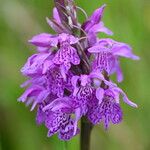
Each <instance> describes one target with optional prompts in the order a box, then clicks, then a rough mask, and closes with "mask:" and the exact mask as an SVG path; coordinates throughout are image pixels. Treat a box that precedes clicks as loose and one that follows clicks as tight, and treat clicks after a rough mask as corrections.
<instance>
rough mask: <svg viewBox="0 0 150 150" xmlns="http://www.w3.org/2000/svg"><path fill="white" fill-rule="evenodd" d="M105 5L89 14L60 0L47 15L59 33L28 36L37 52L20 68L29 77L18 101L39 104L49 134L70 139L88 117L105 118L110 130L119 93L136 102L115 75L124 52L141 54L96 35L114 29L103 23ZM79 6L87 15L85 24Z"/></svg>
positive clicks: (35, 106) (119, 115)
mask: <svg viewBox="0 0 150 150" xmlns="http://www.w3.org/2000/svg"><path fill="white" fill-rule="evenodd" d="M104 8H105V5H103V6H102V7H100V8H98V9H96V10H95V11H94V12H93V14H92V15H91V16H90V17H87V15H86V13H85V11H84V10H83V9H82V8H80V7H77V6H75V4H74V2H73V0H65V1H64V0H62V1H60V0H55V8H54V9H53V18H52V19H49V18H46V20H47V22H48V24H49V26H50V27H51V28H52V29H53V30H54V31H55V32H56V34H54V35H52V34H49V33H41V34H38V35H36V36H34V37H33V38H32V39H31V40H29V43H31V44H32V45H34V46H36V50H37V51H36V54H34V55H32V56H31V57H29V58H28V60H27V62H26V64H25V65H24V66H23V68H22V69H21V72H22V74H23V75H24V76H26V77H28V80H27V81H26V82H25V83H23V84H22V87H25V86H27V89H26V91H25V92H24V93H23V95H22V96H21V97H20V98H19V101H21V102H25V103H26V105H30V104H31V105H32V106H31V110H33V109H37V115H36V122H37V124H42V123H44V124H45V126H46V127H47V128H48V136H52V135H53V134H56V133H58V137H59V138H60V139H62V140H69V139H71V138H72V137H73V136H75V135H76V134H78V133H79V132H80V130H79V128H78V121H79V120H80V119H81V117H83V116H84V117H86V118H87V120H88V121H89V122H91V123H92V124H94V125H96V124H99V123H103V124H104V127H105V128H106V129H107V128H108V127H109V124H110V123H113V124H118V123H120V122H121V121H122V117H123V114H122V109H121V107H120V104H119V101H120V96H121V97H122V99H123V101H124V102H125V103H127V104H128V105H130V106H132V107H137V105H136V104H135V103H133V102H131V101H130V100H129V99H128V98H127V96H126V94H125V93H124V92H123V90H122V89H120V88H119V87H118V86H117V85H116V84H115V83H113V82H112V81H111V80H110V75H112V74H114V73H115V74H116V76H117V81H118V82H121V81H122V80H123V75H122V71H121V68H120V62H119V59H120V57H125V58H130V59H133V60H138V59H139V57H138V56H136V55H134V54H133V53H132V48H131V47H130V46H129V45H127V44H125V43H122V42H117V41H115V40H112V39H110V38H99V37H98V36H97V34H98V33H102V32H103V33H105V34H107V35H112V34H113V33H112V32H111V31H110V30H109V29H108V28H106V27H105V26H104V23H103V22H102V16H103V11H104ZM78 10H80V11H82V12H83V14H85V17H86V20H85V21H84V23H82V24H80V23H79V22H78V17H77V12H78Z"/></svg>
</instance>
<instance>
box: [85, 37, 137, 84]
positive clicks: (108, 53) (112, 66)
mask: <svg viewBox="0 0 150 150" xmlns="http://www.w3.org/2000/svg"><path fill="white" fill-rule="evenodd" d="M88 51H89V52H90V53H93V54H94V55H95V60H94V62H93V69H94V70H97V69H98V70H100V72H102V71H103V70H105V71H107V73H108V74H109V75H111V74H113V73H117V79H118V82H121V81H122V80H123V75H122V71H121V68H120V62H119V57H126V58H130V59H133V60H139V57H138V56H136V55H134V54H133V53H132V48H131V47H130V46H129V45H127V44H125V43H120V42H116V41H114V40H112V39H100V40H99V41H98V42H97V43H96V44H95V45H94V46H93V47H91V48H89V49H88Z"/></svg>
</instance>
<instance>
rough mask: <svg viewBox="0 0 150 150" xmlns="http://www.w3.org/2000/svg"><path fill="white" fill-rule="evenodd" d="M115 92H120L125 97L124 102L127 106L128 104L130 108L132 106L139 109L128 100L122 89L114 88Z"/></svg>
mask: <svg viewBox="0 0 150 150" xmlns="http://www.w3.org/2000/svg"><path fill="white" fill-rule="evenodd" d="M114 90H115V91H118V92H119V93H120V94H121V95H122V96H123V101H124V102H125V103H126V104H128V105H130V106H132V107H138V106H137V104H135V103H133V102H132V101H130V100H129V99H128V97H127V95H126V94H125V93H124V92H123V90H122V89H120V88H114Z"/></svg>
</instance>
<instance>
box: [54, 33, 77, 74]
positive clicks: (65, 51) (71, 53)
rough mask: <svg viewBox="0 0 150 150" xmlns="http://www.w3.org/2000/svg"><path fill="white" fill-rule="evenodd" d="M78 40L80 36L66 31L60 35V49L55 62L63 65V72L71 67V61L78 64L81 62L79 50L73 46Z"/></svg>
mask: <svg viewBox="0 0 150 150" xmlns="http://www.w3.org/2000/svg"><path fill="white" fill-rule="evenodd" d="M77 42H78V38H76V37H74V36H72V35H68V34H65V33H63V34H60V35H59V43H60V49H59V50H58V52H57V53H56V55H55V57H54V59H53V62H54V63H55V64H57V65H61V66H62V67H61V68H62V72H63V71H64V72H67V71H68V70H69V69H70V68H71V63H72V64H74V65H78V64H79V63H80V58H79V56H78V54H77V50H76V49H75V48H74V47H72V46H71V44H75V43H77Z"/></svg>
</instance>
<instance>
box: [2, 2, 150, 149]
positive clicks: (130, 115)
mask: <svg viewBox="0 0 150 150" xmlns="http://www.w3.org/2000/svg"><path fill="white" fill-rule="evenodd" d="M76 3H77V4H78V5H79V6H81V7H82V8H84V9H85V10H86V11H87V13H88V15H90V14H91V13H92V11H93V10H94V9H95V8H97V7H99V6H101V5H102V4H104V3H106V4H107V8H106V10H105V15H104V18H103V20H104V22H105V24H106V26H107V27H109V28H110V29H111V30H112V31H114V33H115V35H114V37H113V38H114V39H116V40H120V41H123V42H127V43H129V44H130V45H132V46H133V49H134V53H135V54H137V55H139V56H140V57H141V60H140V61H132V60H127V59H122V63H121V65H122V68H123V72H124V76H125V80H124V82H122V83H121V84H120V85H119V86H120V87H122V88H123V89H124V90H125V91H126V93H127V94H128V96H129V98H130V99H132V100H133V101H134V102H136V103H137V104H138V105H139V108H138V109H133V108H131V107H129V106H127V105H126V104H123V103H121V105H122V108H123V111H124V120H123V122H122V123H121V124H119V125H116V126H113V125H112V126H111V127H110V129H109V130H108V131H104V129H103V127H102V125H99V126H96V127H95V128H94V130H93V131H92V142H91V150H150V108H149V106H150V90H149V89H150V67H149V66H150V0H92V1H91V0H76ZM52 8H53V1H52V0H0V149H2V150H64V142H62V141H60V140H58V138H57V136H53V137H52V138H47V137H46V134H47V129H46V128H45V127H44V126H37V125H36V123H35V112H30V111H29V108H27V107H25V105H24V104H22V103H19V102H17V98H18V97H19V96H20V95H21V93H22V92H23V89H21V88H20V87H19V85H20V84H21V83H22V82H23V81H25V78H24V77H22V75H21V73H20V72H19V70H20V68H21V67H22V65H23V64H24V63H25V61H26V59H27V57H29V56H30V55H31V54H32V53H34V50H32V48H31V47H30V46H29V45H28V43H27V40H28V39H30V38H31V37H32V36H33V35H35V34H38V33H41V32H52V31H51V29H50V28H49V26H48V25H47V24H46V21H45V17H46V16H51V11H52ZM80 15H81V17H80V20H81V21H83V19H84V16H82V14H80ZM102 36H104V35H102ZM67 149H68V150H79V136H77V137H75V138H73V139H72V140H71V141H69V142H68V143H67Z"/></svg>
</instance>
